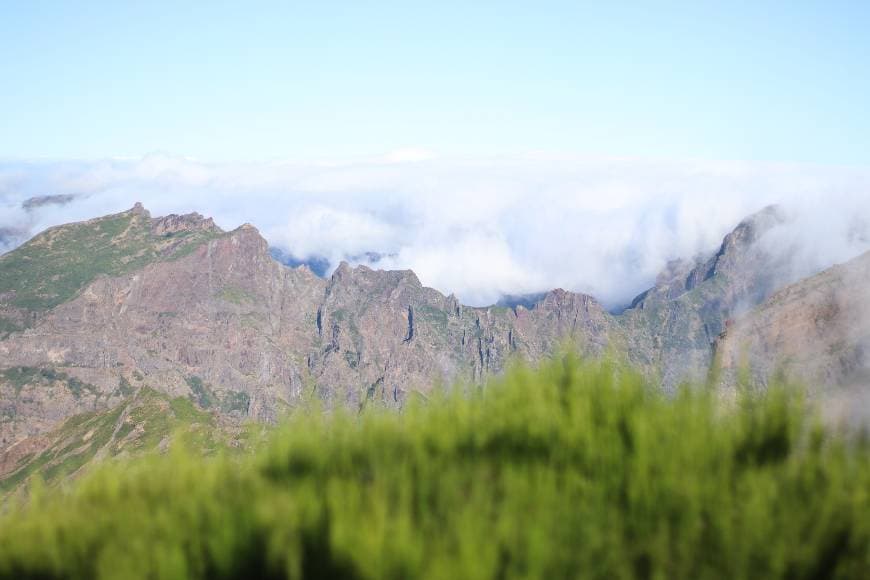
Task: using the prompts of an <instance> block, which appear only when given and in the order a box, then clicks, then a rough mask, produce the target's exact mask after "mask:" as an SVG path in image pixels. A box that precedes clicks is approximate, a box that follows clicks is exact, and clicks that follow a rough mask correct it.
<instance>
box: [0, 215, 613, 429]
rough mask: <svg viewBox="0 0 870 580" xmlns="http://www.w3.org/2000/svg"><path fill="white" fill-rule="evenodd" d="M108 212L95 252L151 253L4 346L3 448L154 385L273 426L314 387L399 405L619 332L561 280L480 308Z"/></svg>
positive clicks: (590, 345) (243, 230) (177, 219)
mask: <svg viewBox="0 0 870 580" xmlns="http://www.w3.org/2000/svg"><path fill="white" fill-rule="evenodd" d="M103 219H104V220H105V221H108V222H110V223H115V222H120V223H121V224H122V226H123V227H117V230H118V233H117V234H116V235H114V236H106V237H105V238H103V239H102V243H99V238H98V241H97V242H91V250H92V252H94V253H95V254H97V255H99V254H101V253H102V254H105V253H107V252H109V251H114V250H113V249H112V248H113V247H116V246H121V247H124V248H127V249H125V250H124V255H127V254H131V255H134V256H137V257H138V256H140V255H146V256H147V257H148V259H147V260H143V261H142V262H141V264H140V263H137V264H136V265H137V266H138V267H129V268H118V267H117V266H115V265H114V264H112V265H111V266H112V267H110V268H104V271H103V272H96V273H95V274H94V275H93V277H92V278H93V279H92V280H89V281H86V282H84V283H83V284H82V285H81V288H80V289H76V290H75V291H73V292H72V293H71V294H72V295H71V296H70V299H69V300H66V301H63V302H61V303H59V304H57V305H51V304H49V306H50V307H48V308H46V309H43V310H39V311H36V314H35V315H33V316H32V320H31V323H30V327H29V328H26V329H24V330H21V331H17V332H12V333H10V334H9V336H8V337H7V338H6V339H5V340H3V341H0V360H2V367H3V369H5V370H4V371H3V372H5V373H6V374H7V375H8V378H7V379H5V380H4V383H3V384H4V386H3V387H2V388H0V408H2V409H3V413H4V419H3V422H2V423H0V441H2V442H3V445H6V446H8V445H10V444H12V443H14V442H16V441H18V440H20V439H21V438H23V437H28V436H36V435H40V434H42V433H45V432H46V431H47V430H49V429H51V428H53V427H56V426H57V425H59V424H60V423H61V422H62V421H63V420H64V419H65V418H67V417H69V416H72V415H75V414H77V413H81V412H85V411H93V410H100V409H107V408H112V407H113V406H114V405H117V404H118V403H119V402H121V401H123V400H125V399H126V398H127V397H128V396H129V395H130V393H132V392H135V391H137V390H138V389H140V388H143V387H145V386H149V387H153V388H156V389H158V390H159V391H160V392H163V393H166V394H167V395H168V396H171V397H178V396H183V397H189V398H190V399H192V400H193V401H195V402H196V403H197V404H198V405H199V406H200V407H201V408H205V409H213V410H216V411H218V412H220V413H221V414H224V415H229V416H232V417H238V418H241V417H250V418H254V419H259V420H267V421H268V420H272V419H274V418H275V417H276V416H277V415H278V414H280V413H281V412H282V411H283V410H284V409H286V408H288V407H291V406H293V405H294V404H296V403H297V402H298V401H299V400H300V398H301V397H302V396H303V394H304V392H305V391H306V390H307V391H310V392H311V393H314V394H316V395H317V396H319V397H320V398H321V399H322V400H323V401H324V402H325V403H326V404H327V405H336V404H341V405H349V406H352V407H359V406H362V405H366V404H369V403H370V402H372V403H377V404H383V405H387V406H400V405H401V404H402V403H403V402H404V401H405V400H406V399H407V397H409V396H412V395H413V394H414V393H420V394H422V395H423V396H425V393H426V392H427V391H428V389H430V388H431V385H432V384H433V382H436V381H439V380H441V381H453V380H456V379H462V380H468V381H481V380H483V379H485V378H486V377H487V376H489V375H490V374H492V373H495V372H498V371H500V370H501V369H502V368H503V366H504V364H505V362H506V360H508V358H509V357H511V356H512V355H514V354H516V355H518V356H522V357H525V358H527V359H530V360H537V359H539V358H540V357H541V356H544V355H545V354H546V353H549V352H552V350H553V349H554V348H555V347H556V346H557V345H558V344H560V342H561V341H562V340H564V339H574V340H576V341H577V342H578V343H582V344H583V345H584V347H585V348H586V349H588V350H589V351H590V352H601V350H602V349H603V348H604V347H605V345H606V344H607V343H608V340H609V337H610V335H611V334H612V332H613V331H614V328H615V327H614V324H613V320H612V318H611V317H610V316H609V315H608V314H607V313H606V312H605V311H604V310H603V309H602V308H601V306H600V305H599V304H598V303H597V302H596V301H595V300H594V299H592V298H591V297H588V296H584V295H580V294H573V293H569V292H565V291H562V290H556V291H553V292H550V293H548V294H546V295H545V296H543V297H542V298H541V299H540V300H539V301H538V303H536V304H535V305H534V306H533V307H532V308H525V307H522V306H517V307H516V308H513V309H512V308H504V307H492V308H468V307H464V306H462V305H461V304H459V302H458V301H457V300H456V299H455V298H454V297H447V296H444V295H442V294H440V293H439V292H437V291H435V290H433V289H431V288H425V287H423V286H422V285H421V284H420V281H419V280H418V279H417V277H416V276H415V275H414V274H413V272H410V271H405V272H384V271H375V270H371V269H369V268H366V267H362V266H361V267H357V268H351V267H349V266H348V265H347V264H342V265H341V266H340V267H339V268H338V269H337V270H336V271H335V273H334V274H333V275H332V276H331V278H330V279H329V280H324V279H322V278H319V277H317V276H315V275H314V274H313V273H312V272H311V271H310V270H309V269H308V268H306V267H304V266H303V267H298V268H287V267H285V266H282V265H281V264H279V263H278V262H276V261H275V260H273V259H272V258H271V256H270V254H269V250H268V247H267V244H266V241H265V240H264V239H263V238H262V237H261V236H260V235H259V233H258V232H257V230H256V229H255V228H253V227H252V226H249V225H245V226H242V227H240V228H238V229H236V230H234V231H232V232H222V231H220V230H218V229H217V228H216V226H214V224H213V223H212V222H211V220H205V219H203V218H202V217H201V216H198V215H197V214H191V215H188V216H168V217H165V218H159V219H152V218H150V216H149V215H148V214H147V212H145V211H144V209H142V208H141V206H137V207H135V208H134V209H133V210H131V211H129V212H125V213H124V214H119V215H118V216H110V217H108V218H103ZM65 227H66V228H69V229H71V230H73V232H69V231H66V230H64V228H60V229H58V230H56V231H54V232H50V233H51V235H52V236H54V237H55V238H57V239H67V238H72V237H82V233H81V232H80V231H79V230H88V229H90V230H96V231H101V230H102V229H104V227H105V225H104V221H101V220H96V221H93V222H88V223H85V224H75V225H71V226H65ZM146 227H147V228H146ZM131 230H133V231H136V232H137V237H136V238H135V243H133V242H131V241H130V239H129V237H130V235H131V234H130V231H131ZM73 233H75V236H73V235H72V234H73ZM176 240H179V241H176ZM188 240H194V241H188ZM137 244H141V245H144V249H142V248H140V247H137ZM33 245H36V246H37V247H39V248H42V251H44V252H51V251H52V246H48V247H44V245H43V243H42V242H41V241H40V240H39V239H37V240H35V241H34V242H33V243H31V245H30V246H33ZM104 246H109V249H106V248H105V247H104ZM128 247H129V248H128ZM19 251H21V252H31V253H33V252H35V249H34V248H33V247H24V248H22V249H21V250H16V251H15V252H12V253H10V254H8V255H6V256H4V257H3V258H2V262H6V261H10V262H13V263H15V262H16V261H17V262H21V261H22V260H21V258H20V256H18V255H17V253H18V252H19ZM49 262H51V263H52V264H53V265H54V266H55V267H62V265H61V264H60V263H59V260H58V259H55V258H52V260H49ZM45 267H46V266H44V265H40V266H39V268H40V269H44V268H45ZM70 267H72V268H77V267H78V265H77V264H72V265H71V266H70ZM21 269H22V271H25V273H28V275H29V272H27V271H26V267H21ZM119 271H120V272H122V273H121V274H120V275H112V274H116V273H117V272H119ZM62 275H64V274H62ZM24 290H25V291H30V289H29V288H24ZM20 295H21V293H19V294H17V295H16V296H20ZM13 299H14V297H13ZM58 301H59V300H58ZM45 373H49V374H50V375H51V377H55V378H46V377H45V376H44V375H45ZM4 376H6V375H4ZM57 377H61V378H59V379H58V378H57Z"/></svg>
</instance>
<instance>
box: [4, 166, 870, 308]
mask: <svg viewBox="0 0 870 580" xmlns="http://www.w3.org/2000/svg"><path fill="white" fill-rule="evenodd" d="M44 196H61V197H53V198H52V199H59V200H60V199H63V200H65V201H67V202H66V203H64V204H43V205H38V204H32V203H31V204H30V205H29V206H27V207H25V205H26V204H27V200H30V199H34V198H43V197H44ZM135 201H142V202H143V203H144V204H145V206H146V207H147V208H148V209H150V210H151V212H152V214H154V215H162V214H165V213H185V212H190V211H198V212H200V213H203V214H206V215H211V216H213V217H214V218H215V220H216V221H217V223H218V224H220V225H221V226H223V227H225V228H233V227H235V226H237V225H239V224H241V223H244V222H251V223H253V224H255V225H257V226H258V227H259V228H260V230H261V232H262V233H263V234H264V236H266V238H267V239H268V240H269V242H270V243H271V244H272V245H274V246H276V247H278V248H280V249H281V250H283V251H284V252H285V253H286V254H288V255H291V256H293V257H294V258H295V259H311V258H320V259H326V260H328V261H329V262H330V264H331V265H332V267H335V266H337V264H338V262H339V261H340V260H342V259H347V260H350V261H352V262H369V263H373V264H374V265H375V266H376V267H381V268H385V267H386V268H411V269H413V270H414V271H415V272H416V273H417V274H418V276H419V277H420V279H421V280H422V281H423V283H424V284H426V285H429V286H432V287H435V288H437V289H438V290H441V291H442V292H445V293H451V292H452V293H455V294H456V295H457V296H459V297H460V298H461V299H462V300H463V301H465V302H466V303H470V304H487V303H492V302H494V301H495V300H497V299H498V298H499V296H501V295H502V294H523V293H533V292H539V291H544V290H547V289H550V288H555V287H562V288H565V289H570V290H576V291H583V292H587V293H590V294H593V295H595V296H596V297H598V298H599V299H600V300H602V301H603V302H604V303H605V304H606V305H608V306H611V307H617V306H619V305H621V304H625V303H626V302H628V301H630V300H631V298H632V297H634V296H635V295H636V294H638V293H640V292H641V291H643V290H644V289H646V288H647V287H648V286H650V285H651V284H652V282H653V281H654V279H655V276H656V274H657V273H658V272H659V271H660V270H661V269H662V268H663V267H664V265H665V264H666V263H667V261H668V260H671V259H674V258H679V257H683V258H691V257H693V256H695V255H697V254H699V253H705V252H712V251H714V250H715V249H716V247H717V245H718V244H719V243H720V241H721V239H722V237H723V236H724V235H725V234H726V233H727V232H728V231H730V230H731V229H732V228H733V227H734V226H735V225H736V224H737V223H738V222H739V221H740V220H741V219H742V218H743V217H745V216H746V215H748V214H750V213H752V212H754V211H757V210H759V209H761V208H762V207H764V206H766V205H768V204H771V203H780V204H782V205H783V206H784V207H785V208H786V210H787V211H788V212H789V214H790V215H791V216H792V219H791V222H790V225H789V226H788V227H783V228H780V229H779V230H777V231H776V232H775V233H772V234H771V236H770V237H769V239H768V243H770V246H771V248H782V247H789V248H790V251H792V253H793V254H794V256H796V258H795V262H794V267H793V270H794V276H798V275H806V274H808V273H812V272H813V271H817V270H819V269H821V268H823V267H825V266H827V265H830V264H832V263H835V262H841V261H844V260H846V259H848V258H851V257H853V256H855V255H857V254H858V253H861V252H862V251H866V250H868V249H870V235H868V221H867V220H868V218H867V217H866V216H870V170H866V169H861V168H837V167H820V166H805V165H790V164H761V163H742V162H706V161H668V160H642V159H600V158H574V157H564V156H563V157H556V156H547V155H527V156H512V157H496V158H440V157H436V156H434V155H432V154H431V153H430V152H428V151H425V150H417V149H408V150H401V151H397V152H393V153H391V154H388V155H386V156H384V157H382V158H379V159H367V160H358V161H347V162H341V163H309V164H296V163H259V164H209V163H202V162H198V161H196V160H192V159H187V158H182V157H174V156H171V155H165V154H155V155H149V156H147V157H145V158H142V159H115V160H102V161H67V162H2V163H0V231H2V232H4V234H3V236H2V239H0V249H2V248H3V247H4V246H2V244H4V243H5V244H6V245H5V248H7V249H8V248H10V247H13V246H14V245H15V244H16V243H20V241H22V240H23V239H25V238H26V237H27V236H29V235H32V234H34V233H36V232H38V231H40V230H41V229H44V228H45V227H48V226H50V225H55V224H59V223H64V222H68V221H72V220H80V219H87V218H91V217H94V216H98V215H103V214H106V213H110V212H116V211H122V210H124V209H128V208H129V207H131V206H132V205H133V203H134V202H135ZM4 240H5V241H4ZM375 261H376V263H374V262H375Z"/></svg>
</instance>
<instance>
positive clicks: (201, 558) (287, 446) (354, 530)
mask: <svg viewBox="0 0 870 580" xmlns="http://www.w3.org/2000/svg"><path fill="white" fill-rule="evenodd" d="M140 396H143V395H142V394H141V393H140V394H139V395H137V397H140ZM144 396H152V397H157V394H156V393H145V395H144ZM179 401H183V402H184V404H185V405H186V407H185V408H187V409H188V412H189V413H192V414H194V415H196V416H197V417H201V416H202V415H200V414H201V413H202V412H201V411H195V410H194V409H193V407H192V406H189V405H190V402H189V400H187V399H178V400H174V401H170V405H175V404H179ZM311 404H314V403H311ZM312 411H313V409H310V408H308V409H302V410H300V411H299V412H298V413H297V414H296V415H294V416H292V417H290V418H289V420H288V421H287V422H286V424H285V425H284V426H283V427H281V428H280V429H278V430H277V431H274V432H272V433H271V434H270V436H269V439H268V441H267V442H266V443H264V444H263V446H262V448H261V449H260V451H259V453H257V454H255V455H245V456H241V457H239V456H235V457H234V456H230V455H228V454H226V453H216V454H214V453H213V454H211V455H210V456H203V454H202V453H200V452H199V451H197V450H194V451H190V450H186V448H185V447H184V446H181V445H177V446H174V447H173V449H172V450H171V451H170V452H169V453H168V454H163V455H157V454H148V455H146V456H145V457H142V458H139V459H121V460H109V461H104V462H103V463H102V466H101V467H99V468H98V469H96V470H94V471H92V472H91V473H89V474H86V475H84V476H83V477H81V478H80V479H78V480H77V481H75V482H73V483H72V484H71V485H68V486H61V488H58V487H56V486H49V487H46V486H45V485H44V484H41V483H40V482H39V480H38V479H33V480H30V481H29V482H28V483H27V486H26V491H24V490H23V489H22V491H20V492H19V494H17V495H15V496H13V497H12V498H10V499H7V503H6V506H5V510H4V513H3V514H2V515H0V576H2V577H4V578H122V577H123V578H161V579H162V578H314V577H331V578H402V579H407V578H467V579H475V578H564V577H586V578H820V577H826V578H858V577H861V576H862V575H863V574H864V573H865V572H866V571H867V570H868V569H870V443H868V441H867V439H866V437H864V438H862V437H856V436H855V435H854V434H852V435H847V434H844V433H840V432H836V431H832V430H830V429H829V428H827V427H825V426H823V425H822V424H821V423H820V422H819V421H817V420H816V418H815V415H814V413H813V412H812V410H811V409H810V408H808V407H807V405H806V404H805V402H804V401H803V399H802V398H801V397H800V396H799V395H798V394H796V391H795V390H794V389H792V388H788V387H787V386H785V385H772V386H771V387H770V388H769V389H768V390H766V391H764V392H755V391H753V390H751V389H749V388H744V389H743V390H742V391H741V393H740V395H739V397H738V398H737V399H736V400H735V401H730V402H728V401H722V400H721V399H720V398H719V397H717V396H716V394H715V393H714V392H712V391H711V390H708V389H707V388H705V387H703V386H697V387H689V386H684V387H683V388H681V389H680V390H678V391H677V392H676V393H675V395H674V396H672V397H668V396H664V395H662V394H661V391H660V390H659V389H658V388H657V386H656V385H653V384H651V383H650V382H649V381H647V380H646V379H644V378H643V377H642V375H640V374H638V373H635V372H634V371H633V370H631V369H630V368H627V367H624V366H621V365H618V364H614V363H610V362H607V361H604V362H589V361H586V362H584V361H578V360H575V359H574V358H572V357H571V356H570V355H566V356H561V357H558V358H555V359H552V360H551V361H550V362H546V363H544V364H543V366H542V367H541V368H539V369H538V370H536V371H533V370H530V369H528V368H525V367H515V368H513V369H512V370H510V371H509V372H508V373H507V374H506V375H505V376H504V377H502V378H500V379H496V380H494V381H490V382H489V383H488V384H487V385H486V386H485V387H474V386H466V387H463V388H456V389H453V390H450V391H443V392H440V393H435V394H433V395H432V396H430V397H428V398H426V399H423V398H418V399H413V400H411V401H409V403H408V405H407V406H406V407H405V409H404V410H403V411H402V412H398V413H397V412H386V411H384V410H383V409H381V408H379V407H377V406H366V407H365V408H364V409H362V410H360V411H359V412H351V411H347V410H342V409H341V408H339V409H335V410H333V411H332V412H330V413H321V412H312ZM115 412H117V411H115ZM176 415H177V413H176ZM155 419H156V418H155ZM87 420H88V419H85V422H86V421H87ZM206 422H207V421H206ZM110 424H113V423H112V422H111V421H108V420H106V421H105V423H100V424H99V425H92V426H91V425H88V427H87V428H88V432H90V430H92V429H96V431H95V432H94V435H92V436H91V437H93V438H105V437H106V433H108V432H109V427H108V426H107V425H110ZM114 424H115V425H117V421H115V422H114ZM76 429H78V427H76ZM80 431H81V430H79V432H80ZM155 440H156V438H154V439H152V440H151V441H152V443H153V441H155ZM82 443H83V442H82ZM76 444H78V442H77V443H76Z"/></svg>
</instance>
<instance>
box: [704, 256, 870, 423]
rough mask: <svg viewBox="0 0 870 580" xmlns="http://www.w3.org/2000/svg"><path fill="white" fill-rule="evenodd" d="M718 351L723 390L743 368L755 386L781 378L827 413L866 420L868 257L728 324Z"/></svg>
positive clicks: (869, 393) (869, 412) (869, 397)
mask: <svg viewBox="0 0 870 580" xmlns="http://www.w3.org/2000/svg"><path fill="white" fill-rule="evenodd" d="M716 351H717V357H718V359H719V363H720V364H721V366H722V369H723V371H724V377H723V382H724V384H725V385H726V386H733V384H734V383H735V381H736V380H737V375H738V374H739V371H740V370H741V369H746V370H748V371H749V373H750V375H751V378H752V379H753V381H754V382H756V383H759V384H766V383H767V381H768V380H770V378H771V377H772V376H773V375H775V374H777V373H780V374H784V375H786V376H787V377H788V378H790V379H791V380H799V381H800V382H802V383H804V384H805V385H806V386H807V387H808V388H809V389H810V393H811V394H813V395H815V396H817V397H819V398H821V399H823V400H824V401H825V403H826V405H827V407H828V409H829V410H830V411H831V412H834V413H837V414H838V415H840V416H842V417H847V418H850V419H854V420H861V419H867V418H870V388H868V387H870V252H868V253H865V254H863V255H862V256H859V257H858V258H855V259H853V260H851V261H849V262H847V263H845V264H841V265H838V266H834V267H833V268H830V269H828V270H825V271H824V272H822V273H820V274H817V275H815V276H812V277H810V278H808V279H806V280H802V281H800V282H798V283H795V284H792V285H790V286H788V287H786V288H784V289H782V290H780V291H779V292H777V293H776V294H774V295H773V296H771V297H770V298H769V299H768V300H767V301H765V302H764V303H763V304H762V305H761V306H759V307H757V308H755V309H754V310H752V311H750V312H748V313H746V315H744V316H743V317H741V318H739V319H738V320H736V321H735V322H734V323H733V324H732V325H730V326H729V327H728V329H727V330H726V331H725V332H724V333H723V334H722V336H721V337H720V339H719V340H718V342H717V348H716Z"/></svg>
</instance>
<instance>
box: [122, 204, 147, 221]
mask: <svg viewBox="0 0 870 580" xmlns="http://www.w3.org/2000/svg"><path fill="white" fill-rule="evenodd" d="M127 212H128V213H131V214H133V215H141V216H144V217H148V218H150V217H151V212H149V211H148V210H147V209H145V206H143V205H142V202H141V201H137V202H136V203H134V204H133V207H131V208H130V209H128V210H127Z"/></svg>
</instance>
